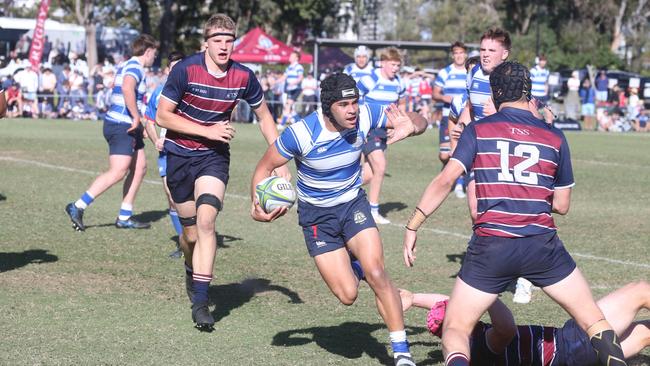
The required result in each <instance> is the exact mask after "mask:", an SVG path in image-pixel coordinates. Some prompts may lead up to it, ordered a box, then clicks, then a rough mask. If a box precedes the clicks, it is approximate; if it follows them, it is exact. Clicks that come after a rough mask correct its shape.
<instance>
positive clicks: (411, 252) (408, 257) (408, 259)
mask: <svg viewBox="0 0 650 366" xmlns="http://www.w3.org/2000/svg"><path fill="white" fill-rule="evenodd" d="M417 240H418V234H417V232H416V231H413V230H409V229H406V232H405V233H404V264H406V266H407V267H413V263H415V252H416V250H417V249H416V248H415V243H416V242H417Z"/></svg>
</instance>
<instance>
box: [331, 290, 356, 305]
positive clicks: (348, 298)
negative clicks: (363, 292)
mask: <svg viewBox="0 0 650 366" xmlns="http://www.w3.org/2000/svg"><path fill="white" fill-rule="evenodd" d="M358 294H359V291H358V290H357V288H356V287H352V286H347V287H342V288H340V289H338V290H337V291H335V292H334V295H336V297H337V298H338V299H339V301H340V302H341V304H343V305H346V306H350V305H352V304H354V302H355V301H356V300H357V295H358Z"/></svg>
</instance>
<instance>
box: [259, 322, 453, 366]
mask: <svg viewBox="0 0 650 366" xmlns="http://www.w3.org/2000/svg"><path fill="white" fill-rule="evenodd" d="M385 329H386V325H385V324H381V323H376V324H368V323H361V322H345V323H341V324H339V325H335V326H329V327H311V328H302V329H292V330H287V331H283V332H280V333H277V334H276V335H275V336H274V337H273V342H272V343H271V344H272V345H274V346H279V347H293V346H303V345H306V344H309V343H311V342H314V343H316V344H317V345H318V346H319V347H321V348H322V349H324V350H326V351H327V352H329V353H333V354H337V355H339V356H342V357H345V358H347V359H357V358H361V357H362V356H363V355H364V353H365V354H366V355H368V356H369V357H371V358H373V359H375V360H377V361H378V362H379V363H381V364H382V365H392V364H393V358H392V357H391V355H390V354H389V353H388V351H387V347H386V344H385V343H384V342H379V341H377V339H376V338H375V337H374V336H373V335H372V333H373V332H375V331H377V330H385ZM423 332H427V329H426V328H422V327H407V330H406V333H407V334H411V335H413V334H420V333H423ZM412 345H423V346H426V347H432V346H433V345H434V343H433V342H432V343H423V342H415V343H413V344H412ZM441 361H442V355H440V356H439V357H438V359H437V361H436V362H441ZM418 364H420V363H418Z"/></svg>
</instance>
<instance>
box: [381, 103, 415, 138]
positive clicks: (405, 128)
mask: <svg viewBox="0 0 650 366" xmlns="http://www.w3.org/2000/svg"><path fill="white" fill-rule="evenodd" d="M386 116H387V117H388V120H389V121H390V122H391V123H392V125H393V128H392V130H390V131H389V133H388V144H389V145H390V144H393V143H395V142H397V141H400V140H403V139H405V138H407V137H409V136H411V135H412V134H413V133H414V132H415V126H414V125H413V122H411V119H410V118H409V117H408V116H407V115H406V112H404V111H402V110H401V109H399V107H397V106H396V105H394V104H391V105H389V106H388V107H387V108H386Z"/></svg>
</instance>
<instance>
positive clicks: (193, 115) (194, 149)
mask: <svg viewBox="0 0 650 366" xmlns="http://www.w3.org/2000/svg"><path fill="white" fill-rule="evenodd" d="M161 95H162V97H163V98H165V99H167V100H169V101H170V102H172V103H174V104H176V114H178V115H179V116H181V117H183V118H185V119H186V120H187V121H188V123H198V124H201V125H204V126H208V125H213V124H215V123H225V122H228V121H229V120H230V115H231V113H232V111H233V109H234V108H235V106H236V105H237V103H238V102H239V101H240V100H242V99H243V100H245V101H246V102H247V103H248V104H250V106H251V107H252V108H257V107H258V106H259V105H260V104H262V101H263V99H264V98H263V92H262V87H261V86H260V83H259V82H258V81H257V78H256V77H255V74H254V73H253V71H251V70H250V69H249V68H247V67H246V66H244V65H242V64H239V63H237V62H234V61H230V63H229V65H228V68H227V70H226V72H224V73H222V74H218V75H217V74H214V73H211V72H210V71H208V68H207V66H206V64H205V52H199V53H196V54H194V55H192V56H190V57H187V58H185V59H183V60H182V61H181V62H179V63H178V64H177V65H176V66H174V68H172V70H171V73H170V74H169V77H168V78H167V82H166V83H165V87H164V88H163V91H162V93H161ZM223 148H226V149H227V144H226V143H224V142H218V141H211V140H208V139H205V138H201V137H197V136H190V135H185V134H182V133H179V132H176V131H172V130H168V131H167V135H166V138H165V149H167V151H169V152H171V153H175V154H178V155H186V156H187V155H203V154H206V153H207V152H209V151H210V150H215V149H223Z"/></svg>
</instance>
